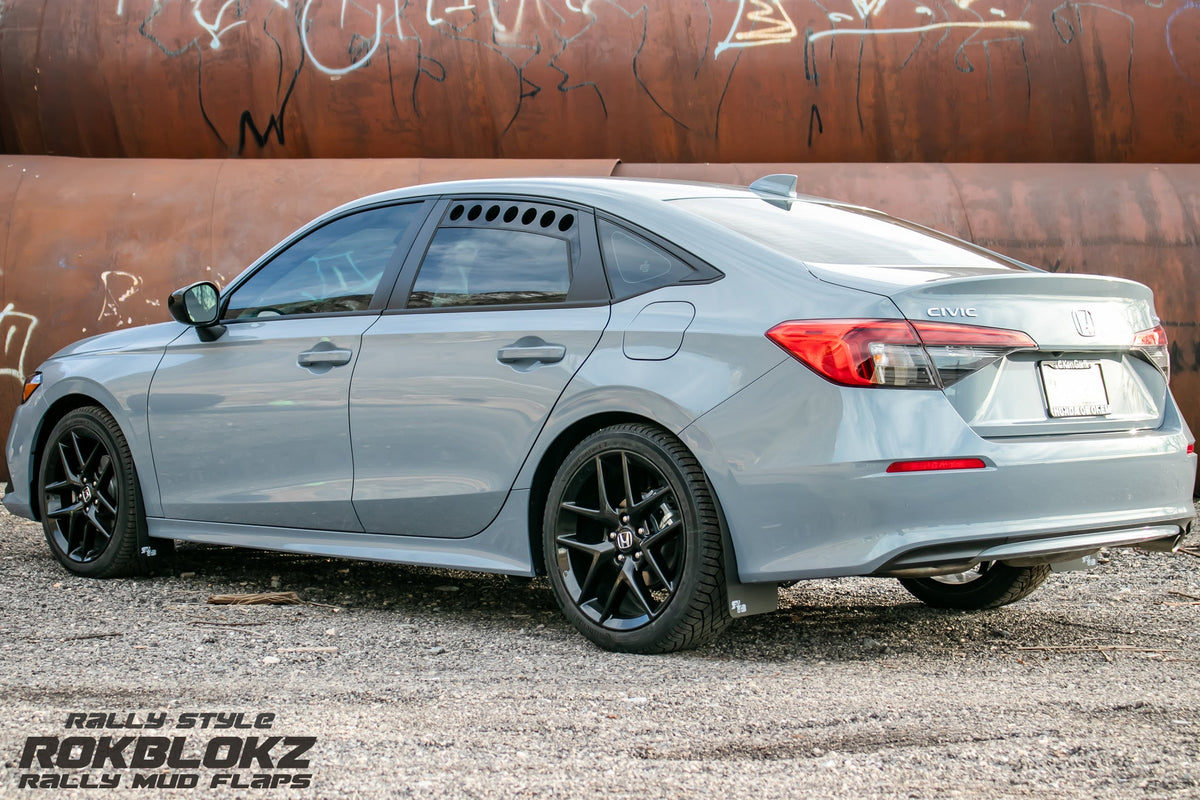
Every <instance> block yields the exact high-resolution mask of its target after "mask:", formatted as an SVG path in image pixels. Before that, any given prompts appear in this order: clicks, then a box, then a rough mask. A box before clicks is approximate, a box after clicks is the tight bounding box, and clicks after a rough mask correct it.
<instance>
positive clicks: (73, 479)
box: [58, 442, 83, 486]
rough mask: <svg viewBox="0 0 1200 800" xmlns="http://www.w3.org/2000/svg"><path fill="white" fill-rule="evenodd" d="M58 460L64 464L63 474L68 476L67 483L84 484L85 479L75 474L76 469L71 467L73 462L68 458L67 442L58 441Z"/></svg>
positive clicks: (72, 484)
mask: <svg viewBox="0 0 1200 800" xmlns="http://www.w3.org/2000/svg"><path fill="white" fill-rule="evenodd" d="M58 461H59V463H60V464H62V470H63V474H64V475H65V476H66V479H67V483H69V484H70V485H71V486H82V485H83V481H81V480H80V479H79V476H78V475H76V474H75V471H74V470H72V469H71V463H70V461H69V460H68V459H67V443H66V442H59V443H58Z"/></svg>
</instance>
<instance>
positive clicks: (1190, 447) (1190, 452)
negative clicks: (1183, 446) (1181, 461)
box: [1187, 444, 1196, 456]
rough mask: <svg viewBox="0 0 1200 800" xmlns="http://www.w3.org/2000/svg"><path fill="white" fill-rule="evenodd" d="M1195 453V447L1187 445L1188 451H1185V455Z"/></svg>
mask: <svg viewBox="0 0 1200 800" xmlns="http://www.w3.org/2000/svg"><path fill="white" fill-rule="evenodd" d="M1195 452H1196V445H1194V444H1189V445H1188V449H1187V454H1188V455H1189V456H1190V455H1194V454H1195Z"/></svg>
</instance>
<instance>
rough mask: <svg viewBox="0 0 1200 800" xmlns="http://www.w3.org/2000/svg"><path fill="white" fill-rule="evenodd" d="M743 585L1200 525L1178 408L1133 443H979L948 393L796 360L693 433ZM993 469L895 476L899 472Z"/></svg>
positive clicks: (690, 438)
mask: <svg viewBox="0 0 1200 800" xmlns="http://www.w3.org/2000/svg"><path fill="white" fill-rule="evenodd" d="M681 437H682V438H683V440H684V442H685V443H686V444H687V445H688V446H689V447H691V448H692V449H693V451H694V452H695V453H696V455H697V458H698V459H699V460H700V462H701V464H702V465H703V466H704V468H705V470H706V472H707V473H708V475H709V479H710V480H711V481H712V484H713V486H714V488H715V490H716V492H717V495H718V497H719V498H720V501H721V504H722V507H723V509H724V511H725V514H726V517H727V519H728V523H729V528H730V535H731V538H732V540H733V544H734V549H735V552H736V555H737V562H738V568H739V573H740V576H741V579H742V580H743V581H746V582H755V581H772V580H788V579H796V578H815V577H831V576H839V575H862V574H868V573H870V572H872V571H873V570H874V569H876V568H878V567H879V566H880V565H881V564H883V563H884V562H886V561H887V560H888V559H890V558H891V557H893V556H894V555H895V554H897V553H899V552H902V551H904V550H908V549H911V548H915V547H920V546H925V545H930V544H938V543H941V542H946V541H952V540H958V541H961V540H964V539H966V540H971V539H979V540H983V539H989V538H991V539H994V538H996V537H1015V536H1022V535H1029V534H1037V533H1044V532H1073V531H1085V530H1092V529H1096V528H1102V527H1127V526H1135V525H1151V524H1157V523H1162V522H1177V521H1178V520H1180V519H1188V518H1190V517H1191V514H1192V508H1191V487H1192V481H1193V473H1194V470H1195V460H1194V458H1193V457H1190V456H1188V455H1186V453H1185V449H1186V446H1187V443H1188V441H1190V433H1189V432H1188V430H1187V428H1186V426H1185V425H1184V424H1183V422H1182V420H1181V418H1180V417H1179V415H1178V410H1177V409H1176V407H1175V405H1174V403H1173V402H1172V403H1170V404H1169V406H1168V413H1167V414H1166V416H1165V418H1164V420H1163V424H1162V426H1161V427H1160V428H1158V429H1157V430H1152V431H1141V432H1137V433H1136V434H1130V433H1127V432H1125V433H1120V434H1108V435H1105V434H1090V435H1081V436H1030V437H1017V438H1010V439H999V440H988V439H983V438H981V437H980V436H978V435H977V434H976V433H975V432H974V431H972V430H971V428H970V427H969V426H968V425H967V424H966V423H965V422H964V421H963V419H962V418H961V417H960V416H959V415H958V413H957V412H955V410H954V409H953V407H952V406H951V405H950V403H949V401H948V400H947V399H946V397H945V395H943V394H942V393H941V392H939V391H936V390H888V389H853V388H845V387H838V386H834V385H833V384H830V383H828V382H826V381H824V380H822V379H820V378H819V377H817V376H816V375H815V374H813V373H811V372H810V371H808V370H807V369H805V368H804V367H802V366H801V365H800V364H798V363H795V362H791V361H789V362H786V363H783V364H780V365H779V366H778V367H777V368H776V369H774V370H772V372H771V373H769V374H768V375H766V376H764V377H763V379H762V380H760V381H757V382H756V383H755V384H754V385H753V386H751V387H749V388H748V389H747V390H746V391H744V392H742V393H740V394H739V395H737V396H736V397H735V398H733V399H731V400H730V401H729V402H727V403H725V404H722V405H721V406H720V407H718V408H716V409H714V410H713V411H711V412H709V413H708V414H706V415H705V416H703V417H701V418H700V419H698V420H697V421H696V422H695V423H694V424H693V425H692V426H690V427H689V428H687V429H686V430H684V431H683V432H682V433H681ZM956 457H962V458H980V459H983V460H984V462H985V463H986V464H987V468H986V469H981V470H962V471H953V472H929V473H911V474H890V473H887V472H886V470H887V467H888V465H889V464H891V463H892V462H894V461H901V460H910V459H924V458H956Z"/></svg>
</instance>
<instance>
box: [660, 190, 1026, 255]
mask: <svg viewBox="0 0 1200 800" xmlns="http://www.w3.org/2000/svg"><path fill="white" fill-rule="evenodd" d="M671 202H673V203H675V204H677V205H679V206H681V207H682V208H685V209H687V210H688V211H691V212H693V213H695V214H699V215H700V216H702V217H704V218H706V219H709V220H711V221H713V222H715V223H717V224H718V225H721V226H723V227H726V228H728V229H730V230H732V231H735V232H737V233H740V234H742V235H743V236H747V237H749V238H751V239H753V240H754V241H756V242H759V243H760V244H763V245H766V246H767V247H770V248H771V249H773V250H777V251H779V252H780V253H783V254H784V255H787V256H791V257H792V258H798V259H800V260H802V261H804V262H806V263H808V264H811V265H813V266H815V267H827V268H831V269H835V270H836V269H838V268H839V267H840V268H842V269H843V270H847V271H852V272H859V271H860V270H859V269H858V268H862V267H868V268H887V267H900V268H904V267H909V268H911V267H952V268H955V271H956V272H957V271H958V270H963V271H964V272H965V273H967V274H978V273H979V272H999V271H1003V272H1011V271H1018V272H1019V271H1022V270H1020V269H1019V268H1018V267H1015V266H1013V265H1011V264H1009V263H1007V262H1004V261H1000V260H997V259H995V258H993V257H991V256H989V255H988V254H987V253H985V252H984V251H982V250H978V249H976V248H974V247H971V246H970V245H964V244H962V243H959V242H956V241H954V240H952V239H950V238H948V237H944V236H942V235H940V234H937V233H934V232H930V231H927V230H925V229H921V228H917V227H916V226H913V225H910V224H909V223H905V222H903V221H901V220H897V219H894V218H892V217H889V216H887V215H885V214H880V213H878V212H873V211H868V210H866V209H850V208H832V207H830V206H826V205H822V204H820V203H811V202H803V201H799V202H788V201H784V200H780V201H774V202H772V201H768V200H761V199H758V198H753V197H747V198H724V197H723V198H689V199H682V200H673V201H671Z"/></svg>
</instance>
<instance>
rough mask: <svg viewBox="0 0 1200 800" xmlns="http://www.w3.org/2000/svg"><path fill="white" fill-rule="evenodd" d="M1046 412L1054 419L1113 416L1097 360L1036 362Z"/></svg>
mask: <svg viewBox="0 0 1200 800" xmlns="http://www.w3.org/2000/svg"><path fill="white" fill-rule="evenodd" d="M1038 370H1039V372H1040V373H1041V376H1042V394H1043V396H1044V399H1045V400H1046V409H1047V411H1049V413H1050V416H1051V417H1053V418H1055V419H1070V418H1072V417H1104V416H1108V415H1109V414H1111V413H1112V404H1111V403H1110V402H1109V398H1108V387H1107V386H1106V385H1105V383H1104V370H1103V369H1101V366H1100V362H1099V361H1092V360H1088V359H1060V360H1057V361H1039V362H1038Z"/></svg>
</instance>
